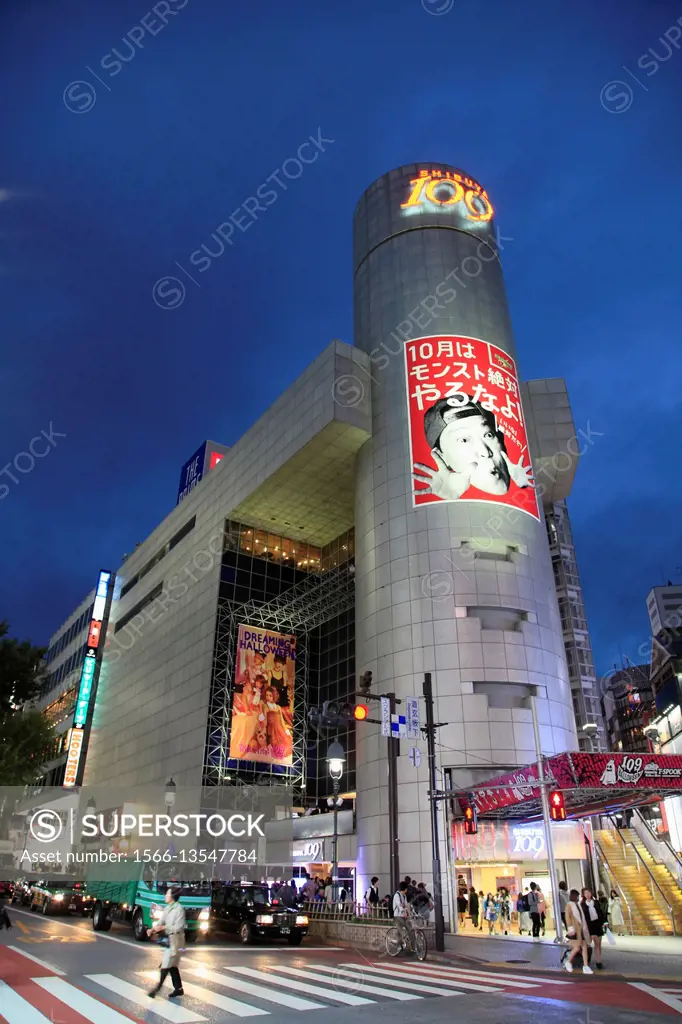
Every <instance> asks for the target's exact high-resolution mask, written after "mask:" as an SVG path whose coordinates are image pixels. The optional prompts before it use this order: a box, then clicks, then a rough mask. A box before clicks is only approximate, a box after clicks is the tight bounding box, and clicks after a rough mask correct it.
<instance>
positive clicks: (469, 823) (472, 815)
mask: <svg viewBox="0 0 682 1024" xmlns="http://www.w3.org/2000/svg"><path fill="white" fill-rule="evenodd" d="M464 832H465V833H466V835H468V836H475V835H476V833H477V832H478V819H477V817H476V808H475V807H472V806H471V804H467V805H466V807H465V808H464Z"/></svg>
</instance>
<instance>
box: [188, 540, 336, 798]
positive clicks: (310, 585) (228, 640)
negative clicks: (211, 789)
mask: <svg viewBox="0 0 682 1024" xmlns="http://www.w3.org/2000/svg"><path fill="white" fill-rule="evenodd" d="M354 557H355V544H354V532H353V530H350V531H348V532H346V533H344V534H342V535H341V536H339V537H337V538H335V539H334V540H333V541H332V542H331V543H329V544H327V545H325V546H323V547H319V546H316V545H314V544H310V543H308V542H305V541H301V540H294V539H292V538H290V537H285V536H282V535H280V534H274V533H270V532H269V531H266V530H259V529H257V528H255V527H254V526H252V525H249V524H246V523H238V522H234V521H228V522H227V523H226V525H225V540H224V553H223V562H222V567H221V578H220V592H219V604H220V606H221V607H219V610H218V627H217V636H216V658H215V663H214V674H213V680H212V695H211V704H212V714H211V723H210V725H209V734H208V739H207V754H206V758H205V762H206V768H207V772H208V774H209V777H207V778H206V782H207V783H208V784H210V782H209V779H210V773H211V771H212V770H213V774H214V775H215V769H216V767H217V761H218V760H222V761H223V762H224V754H223V755H219V754H218V753H217V751H218V748H219V746H220V743H221V737H220V736H219V733H220V732H221V731H222V732H223V733H224V732H225V730H226V729H227V723H228V722H229V721H230V714H231V701H232V691H233V680H232V676H233V672H234V652H235V651H236V640H237V638H236V633H235V626H236V624H237V623H239V622H241V623H244V624H249V623H251V624H253V625H259V624H260V620H259V615H258V611H259V609H260V608H261V607H263V606H266V605H267V607H268V609H269V618H268V620H267V621H268V628H272V629H276V630H277V631H279V632H282V633H285V634H286V633H293V634H295V635H296V638H297V668H296V682H295V691H294V710H295V728H294V746H295V751H296V750H298V751H300V755H299V763H298V767H297V766H296V754H295V756H294V762H295V764H294V768H295V770H294V771H291V772H290V771H289V770H288V769H286V768H282V767H280V766H270V765H264V764H261V763H255V762H249V761H247V760H245V759H244V760H234V759H232V760H230V761H229V762H226V768H227V771H226V772H221V776H220V778H221V782H222V781H223V780H224V781H226V782H227V783H228V784H229V783H234V782H236V781H237V780H240V781H242V782H254V781H255V782H268V781H269V780H268V777H270V781H274V782H277V781H280V782H284V781H290V782H291V783H293V785H294V788H296V787H298V790H297V791H296V792H295V799H296V802H297V803H300V805H301V806H304V807H312V806H319V807H320V809H324V810H326V809H327V808H326V798H327V796H328V795H329V794H330V793H331V789H332V786H331V780H330V778H329V774H328V768H327V762H326V752H327V746H328V744H329V743H331V742H332V740H335V739H337V740H339V741H340V742H341V743H342V745H343V747H344V749H345V751H346V766H345V771H344V778H343V781H342V787H341V788H342V791H344V792H348V791H352V790H354V788H355V723H350V724H349V726H348V728H344V729H340V730H332V731H330V732H327V731H326V730H320V729H318V728H317V727H315V726H313V725H312V724H311V723H310V722H309V718H308V710H309V709H310V708H311V707H321V706H322V704H323V703H324V701H327V700H332V699H335V698H338V697H347V696H348V697H349V698H350V699H351V700H352V699H354V698H353V697H352V696H351V695H354V693H355V690H356V682H355V675H356V672H355V609H354V607H350V608H349V607H344V608H343V609H342V610H341V611H339V608H338V602H335V600H334V591H333V588H332V590H331V592H330V584H329V583H327V584H326V587H325V577H326V576H327V574H329V573H331V572H334V571H335V570H336V571H338V570H343V568H344V567H348V568H349V569H350V568H351V567H352V566H353V562H354ZM347 579H348V577H346V585H347ZM318 583H319V586H318ZM301 584H306V586H305V587H304V588H303V591H304V592H303V591H302V590H301V587H300V585H301ZM323 592H324V596H323V597H321V596H320V595H321V594H322V593H323ZM295 595H298V596H295ZM294 596H295V601H296V607H297V608H298V613H297V615H298V619H297V621H298V623H299V625H298V626H296V625H294V624H292V623H291V619H290V618H289V616H290V614H291V611H290V607H289V606H290V602H291V600H292V598H293V597H294ZM346 603H347V602H346ZM306 607H309V609H310V615H309V617H308V616H307V615H306ZM242 608H243V612H242ZM280 608H281V613H280V612H278V609H280ZM288 609H289V610H288ZM280 614H281V618H278V615H280ZM227 615H229V622H230V623H231V625H230V626H229V630H227V631H226V629H225V626H224V623H225V622H226V621H227V619H226V616H227ZM221 623H223V625H222V626H221ZM301 623H305V625H303V626H302V625H301ZM216 701H217V704H216ZM221 715H222V721H219V718H220V716H221ZM297 723H298V724H297ZM301 732H303V733H304V735H301ZM297 733H298V735H297ZM301 762H304V764H303V763H301ZM273 776H274V777H275V778H273Z"/></svg>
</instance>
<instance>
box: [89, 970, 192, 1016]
mask: <svg viewBox="0 0 682 1024" xmlns="http://www.w3.org/2000/svg"><path fill="white" fill-rule="evenodd" d="M85 977H86V978H87V979H88V980H89V981H94V982H95V984H96V985H101V986H102V988H106V989H108V990H109V991H110V992H115V993H116V994H117V995H119V996H123V998H124V999H129V1000H130V1002H131V1003H137V1004H138V1005H139V1006H146V1007H148V1008H149V1010H151V1011H152V1012H153V1013H157V1014H158V1015H159V1016H160V1017H165V1019H166V1020H170V1021H173V1022H174V1024H190V1022H191V1021H205V1020H206V1018H205V1017H201V1016H200V1015H199V1014H198V1013H194V1012H193V1011H192V1010H186V1009H185V1007H184V1006H177V1005H176V1004H175V1003H169V1002H168V1000H167V998H165V996H164V995H163V994H162V993H160V994H159V996H158V997H157V998H156V1000H155V1001H154V1002H152V1001H151V999H150V998H149V993H148V991H147V990H146V989H143V988H138V986H137V985H131V983H130V982H129V981H123V979H122V978H116V977H114V975H113V974H86V975H85ZM156 980H157V981H158V975H156ZM77 1009H78V1007H77ZM97 1024H100V1021H99V1019H98V1020H97ZM102 1024H106V1021H102Z"/></svg>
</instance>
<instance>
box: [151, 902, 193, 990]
mask: <svg viewBox="0 0 682 1024" xmlns="http://www.w3.org/2000/svg"><path fill="white" fill-rule="evenodd" d="M179 896H180V891H179V889H167V890H166V907H165V909H164V911H163V913H162V915H161V917H160V918H159V920H158V921H157V922H156V923H155V924H154V925H152V928H151V934H152V935H153V934H154V933H155V932H165V936H166V940H167V945H166V946H165V949H164V951H163V957H162V960H161V969H160V974H159V983H158V985H156V986H155V988H153V989H152V990H151V992H150V993H149V996H150V997H151V998H152V999H153V998H154V996H156V995H158V993H159V992H160V990H161V986H162V985H163V983H164V981H165V980H166V978H167V977H168V975H169V974H170V978H171V982H172V983H173V991H172V992H171V994H170V996H171V997H175V996H183V995H184V994H185V993H184V992H183V990H182V978H181V977H180V969H179V964H180V958H181V956H182V954H183V952H184V940H185V908H184V907H183V906H182V904H181V903H180V901H179Z"/></svg>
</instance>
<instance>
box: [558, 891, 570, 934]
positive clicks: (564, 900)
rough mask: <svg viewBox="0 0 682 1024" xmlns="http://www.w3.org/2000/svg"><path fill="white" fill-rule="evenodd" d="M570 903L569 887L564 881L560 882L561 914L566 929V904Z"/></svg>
mask: <svg viewBox="0 0 682 1024" xmlns="http://www.w3.org/2000/svg"><path fill="white" fill-rule="evenodd" d="M567 903H568V885H567V884H566V882H564V880H563V879H562V880H561V881H560V882H559V913H560V914H561V923H562V924H563V926H564V929H565V928H566V904H567Z"/></svg>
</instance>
